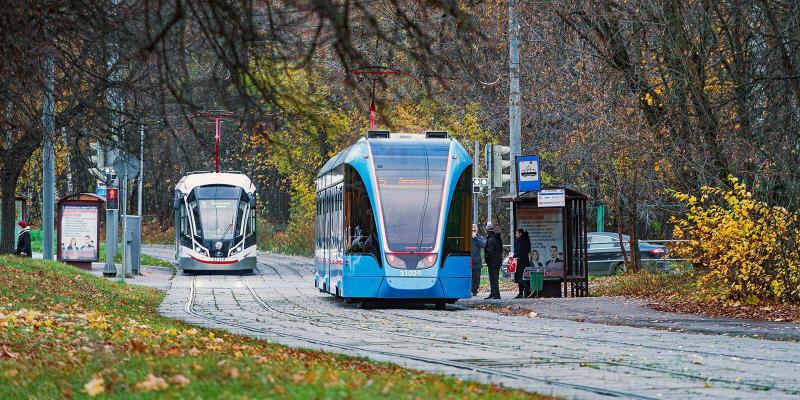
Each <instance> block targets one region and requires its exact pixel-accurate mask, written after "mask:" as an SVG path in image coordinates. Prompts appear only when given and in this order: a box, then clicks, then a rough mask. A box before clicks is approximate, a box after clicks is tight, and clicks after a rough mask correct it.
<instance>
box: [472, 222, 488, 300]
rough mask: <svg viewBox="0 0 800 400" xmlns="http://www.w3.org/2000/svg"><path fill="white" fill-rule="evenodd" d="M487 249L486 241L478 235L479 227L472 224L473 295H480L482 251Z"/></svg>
mask: <svg viewBox="0 0 800 400" xmlns="http://www.w3.org/2000/svg"><path fill="white" fill-rule="evenodd" d="M484 247H486V239H485V238H484V237H483V236H481V234H480V233H478V225H476V224H472V295H473V296H477V295H478V287H480V285H481V269H482V268H483V260H482V259H481V250H483V248H484Z"/></svg>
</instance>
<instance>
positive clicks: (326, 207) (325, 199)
mask: <svg viewBox="0 0 800 400" xmlns="http://www.w3.org/2000/svg"><path fill="white" fill-rule="evenodd" d="M330 193H331V190H330V188H328V189H325V191H324V192H323V193H322V210H323V211H322V215H323V218H324V222H323V225H322V236H323V239H322V251H323V254H322V262H323V269H324V271H325V275H324V276H325V280H326V281H327V283H326V286H327V288H328V291H330V290H331V284H332V279H331V219H332V218H331V217H332V215H331V197H330Z"/></svg>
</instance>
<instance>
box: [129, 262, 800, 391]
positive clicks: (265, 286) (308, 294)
mask: <svg viewBox="0 0 800 400" xmlns="http://www.w3.org/2000/svg"><path fill="white" fill-rule="evenodd" d="M144 252H145V253H147V254H149V255H152V256H156V257H161V258H165V259H171V258H172V257H173V255H174V253H173V252H174V250H173V248H171V247H167V246H164V247H159V246H149V247H147V248H145V249H144ZM312 269H313V264H312V261H311V260H310V259H307V258H302V257H293V256H285V255H278V254H267V253H260V254H259V256H258V271H256V272H255V273H254V274H253V275H248V276H231V275H198V276H187V275H183V274H181V273H178V274H176V275H175V277H174V278H172V281H171V284H170V285H169V287H168V289H167V296H166V298H165V300H164V302H163V303H162V305H161V308H160V312H161V313H162V314H164V315H166V316H169V317H173V318H178V319H181V320H185V321H187V322H190V323H193V324H197V325H202V326H206V327H213V328H221V329H227V330H229V331H232V332H235V333H240V334H244V335H249V336H254V337H258V338H262V339H267V340H271V341H273V342H276V343H281V344H285V345H288V346H296V347H305V348H312V349H321V350H326V351H331V352H338V353H344V354H349V355H355V356H364V357H369V358H371V359H374V360H379V361H390V362H394V363H397V364H399V365H403V366H405V367H409V368H416V369H420V370H426V371H431V372H436V373H443V374H450V375H454V376H457V377H460V378H463V379H472V380H477V381H481V382H486V383H490V382H491V383H499V384H503V385H506V386H509V387H515V388H521V389H525V390H529V391H533V392H538V393H542V394H555V395H561V396H566V397H570V398H586V399H593V398H600V399H603V398H634V399H658V398H669V399H680V398H684V399H689V398H691V399H698V398H767V397H768V398H771V399H778V398H800V343H796V342H787V341H770V340H762V339H754V338H747V337H730V336H723V335H708V334H694V333H684V332H669V331H664V330H656V329H646V328H637V327H628V326H613V325H608V324H601V323H591V322H578V321H570V320H565V319H546V318H539V317H531V316H503V315H500V314H497V313H493V312H490V311H482V310H476V309H471V308H465V307H463V306H459V305H458V304H456V305H455V306H448V309H447V310H446V311H438V310H434V309H433V308H425V307H417V308H389V309H373V310H362V309H359V308H357V307H356V306H355V305H350V304H345V303H344V302H342V301H340V300H336V299H334V298H333V297H331V296H330V295H327V294H323V293H320V292H319V291H318V290H317V289H316V288H314V285H313V272H312ZM164 276H165V277H166V276H167V275H166V274H164ZM164 279H167V278H164Z"/></svg>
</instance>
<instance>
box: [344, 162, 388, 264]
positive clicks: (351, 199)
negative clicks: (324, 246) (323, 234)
mask: <svg viewBox="0 0 800 400" xmlns="http://www.w3.org/2000/svg"><path fill="white" fill-rule="evenodd" d="M344 176H345V183H344V192H345V193H346V195H345V196H344V226H345V236H344V238H343V239H344V244H343V246H344V249H345V252H347V253H369V254H372V255H374V256H375V258H376V259H377V260H378V264H380V262H381V257H380V252H379V251H380V241H379V239H378V233H377V229H376V228H375V215H374V214H373V212H372V204H371V203H370V201H369V193H367V189H366V186H365V185H364V181H363V180H361V176H360V175H359V174H358V171H356V170H355V169H354V168H352V167H350V166H349V165H348V166H346V168H345V171H344Z"/></svg>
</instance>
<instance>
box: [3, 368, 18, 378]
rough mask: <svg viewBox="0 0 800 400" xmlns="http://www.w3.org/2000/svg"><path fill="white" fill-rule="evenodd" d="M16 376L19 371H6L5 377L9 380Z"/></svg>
mask: <svg viewBox="0 0 800 400" xmlns="http://www.w3.org/2000/svg"><path fill="white" fill-rule="evenodd" d="M17 374H19V371H17V370H15V369H10V370H8V371H6V376H7V377H9V378H13V377H15V376H17Z"/></svg>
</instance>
